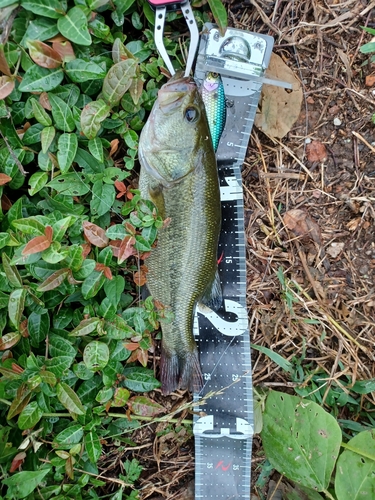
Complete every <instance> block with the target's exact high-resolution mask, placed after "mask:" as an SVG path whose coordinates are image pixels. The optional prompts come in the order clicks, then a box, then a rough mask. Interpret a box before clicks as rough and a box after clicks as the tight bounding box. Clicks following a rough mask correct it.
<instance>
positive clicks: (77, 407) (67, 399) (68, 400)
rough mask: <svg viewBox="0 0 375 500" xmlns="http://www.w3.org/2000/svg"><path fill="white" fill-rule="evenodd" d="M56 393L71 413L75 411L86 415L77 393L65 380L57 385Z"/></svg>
mask: <svg viewBox="0 0 375 500" xmlns="http://www.w3.org/2000/svg"><path fill="white" fill-rule="evenodd" d="M56 395H57V398H58V400H59V401H60V403H61V404H62V405H63V406H64V407H65V408H66V409H67V410H68V411H69V412H70V413H74V414H75V415H84V414H85V413H86V410H85V408H84V406H83V405H82V403H81V401H80V399H79V397H78V396H77V394H76V393H75V392H74V391H73V389H72V388H71V387H69V386H68V384H65V382H60V383H58V384H57V385H56Z"/></svg>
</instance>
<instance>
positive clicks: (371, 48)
mask: <svg viewBox="0 0 375 500" xmlns="http://www.w3.org/2000/svg"><path fill="white" fill-rule="evenodd" d="M359 51H360V52H362V54H370V53H371V52H375V42H369V43H365V44H364V45H362V47H360V49H359Z"/></svg>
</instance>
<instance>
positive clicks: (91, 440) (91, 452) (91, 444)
mask: <svg viewBox="0 0 375 500" xmlns="http://www.w3.org/2000/svg"><path fill="white" fill-rule="evenodd" d="M84 443H85V449H86V452H87V455H88V457H89V460H90V462H92V463H94V464H96V462H97V461H98V460H99V457H100V455H101V453H102V445H101V444H100V439H99V437H98V435H97V434H96V432H95V431H91V432H88V433H87V434H86V435H85V439H84Z"/></svg>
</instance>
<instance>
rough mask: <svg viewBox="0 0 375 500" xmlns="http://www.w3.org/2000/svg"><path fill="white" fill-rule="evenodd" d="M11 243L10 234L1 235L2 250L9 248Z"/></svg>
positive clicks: (0, 244) (0, 246)
mask: <svg viewBox="0 0 375 500" xmlns="http://www.w3.org/2000/svg"><path fill="white" fill-rule="evenodd" d="M9 241H10V234H9V233H0V249H1V248H4V247H6V246H8V243H9Z"/></svg>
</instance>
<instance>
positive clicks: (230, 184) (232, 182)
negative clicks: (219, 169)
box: [220, 175, 243, 201]
mask: <svg viewBox="0 0 375 500" xmlns="http://www.w3.org/2000/svg"><path fill="white" fill-rule="evenodd" d="M225 182H226V183H227V186H220V199H221V201H231V200H242V198H243V193H242V186H241V185H240V184H239V183H238V180H237V178H236V177H235V176H234V175H231V176H228V177H225Z"/></svg>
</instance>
